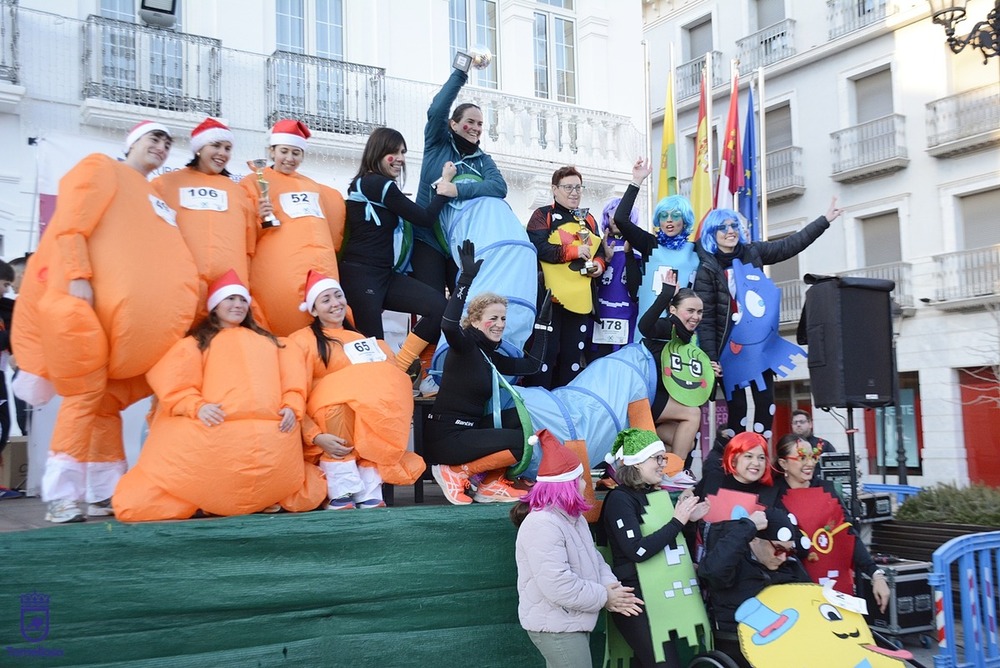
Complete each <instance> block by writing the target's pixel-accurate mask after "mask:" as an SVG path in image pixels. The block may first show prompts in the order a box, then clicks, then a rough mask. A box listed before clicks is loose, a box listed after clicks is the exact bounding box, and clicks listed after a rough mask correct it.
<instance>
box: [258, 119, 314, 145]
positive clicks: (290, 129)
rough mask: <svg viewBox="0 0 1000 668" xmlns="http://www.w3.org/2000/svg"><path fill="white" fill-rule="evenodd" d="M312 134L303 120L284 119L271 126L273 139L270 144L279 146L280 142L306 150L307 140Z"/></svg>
mask: <svg viewBox="0 0 1000 668" xmlns="http://www.w3.org/2000/svg"><path fill="white" fill-rule="evenodd" d="M311 136H312V133H311V132H309V128H308V127H306V124H305V123H303V122H302V121H293V120H289V119H287V118H286V119H284V120H281V121H278V122H277V123H275V124H274V127H273V128H271V140H270V143H269V144H268V146H277V145H279V144H284V145H286V146H294V147H295V148H300V149H302V150H303V151H305V150H306V146H308V144H307V143H306V140H307V139H309V137H311Z"/></svg>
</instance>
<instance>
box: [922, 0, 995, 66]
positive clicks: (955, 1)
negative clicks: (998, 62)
mask: <svg viewBox="0 0 1000 668" xmlns="http://www.w3.org/2000/svg"><path fill="white" fill-rule="evenodd" d="M967 1H968V0H927V4H929V5H930V6H931V18H932V20H933V21H934V23H937V24H938V25H941V26H944V33H945V35H946V36H947V41H948V47H949V48H950V49H951V50H952V52H954V53H958V52H960V51H961V50H962V49H964V48H965V47H966V46H967V45H972V48H974V49H979V50H980V51H981V52H982V54H983V64H984V65H985V64H986V62H987V60H988V59H989V58H990V57H991V56H997V55H1000V34H998V33H1000V0H995V1H994V4H993V10H992V11H991V12H990V13H989V14H987V15H986V20H985V21H980V22H979V23H977V24H976V25H974V26H972V30H971V31H970V32H969V34H968V35H966V36H965V37H956V36H955V24H956V23H960V22H961V21H962V20H963V19H965V5H966V3H967Z"/></svg>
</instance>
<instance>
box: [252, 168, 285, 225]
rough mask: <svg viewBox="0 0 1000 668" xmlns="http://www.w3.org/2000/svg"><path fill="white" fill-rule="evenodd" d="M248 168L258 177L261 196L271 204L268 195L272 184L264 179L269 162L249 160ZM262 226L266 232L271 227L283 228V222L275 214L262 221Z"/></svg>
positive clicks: (268, 215) (270, 214)
mask: <svg viewBox="0 0 1000 668" xmlns="http://www.w3.org/2000/svg"><path fill="white" fill-rule="evenodd" d="M247 167H249V168H250V169H251V170H252V171H253V173H254V174H256V175H257V185H258V186H260V196H261V197H263V198H264V199H265V200H267V201H268V202H270V201H271V198H270V196H268V194H267V193H268V190H269V189H270V187H271V184H270V183H268V182H267V179H265V178H264V168H265V167H267V160H264V159H262V158H258V159H256V160H247ZM260 226H261V227H263V228H264V229H265V230H266V229H268V228H269V227H281V221H280V220H278V219H277V218H275V217H274V214H273V213H269V214H267V215H266V216H265V217H264V219H263V220H262V221H261V225H260Z"/></svg>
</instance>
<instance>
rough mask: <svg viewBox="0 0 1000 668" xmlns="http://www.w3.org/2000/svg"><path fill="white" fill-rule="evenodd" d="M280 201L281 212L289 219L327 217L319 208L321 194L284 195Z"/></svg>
mask: <svg viewBox="0 0 1000 668" xmlns="http://www.w3.org/2000/svg"><path fill="white" fill-rule="evenodd" d="M280 201H281V210H282V211H284V212H285V213H286V214H287V215H288V217H289V218H305V217H306V216H312V217H313V218H324V217H325V216H324V215H323V209H321V208H320V206H319V193H312V192H301V193H282V194H281V198H280Z"/></svg>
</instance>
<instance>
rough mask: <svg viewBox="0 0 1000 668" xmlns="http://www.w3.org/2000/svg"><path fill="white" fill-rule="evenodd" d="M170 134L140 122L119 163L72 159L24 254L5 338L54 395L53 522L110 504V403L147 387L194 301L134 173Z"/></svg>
mask: <svg viewBox="0 0 1000 668" xmlns="http://www.w3.org/2000/svg"><path fill="white" fill-rule="evenodd" d="M170 144H171V139H170V134H169V132H168V131H167V129H166V128H165V127H163V126H162V125H159V124H157V123H151V122H148V121H146V122H143V123H140V124H139V125H138V126H136V128H134V129H133V130H132V132H131V133H130V134H129V136H128V138H127V140H126V142H125V151H126V158H125V161H124V162H118V161H115V160H114V159H112V158H110V157H108V156H105V155H99V154H94V155H90V156H88V157H86V158H84V159H83V160H82V161H81V162H80V163H79V164H77V165H76V166H75V167H73V169H71V170H70V171H69V173H67V174H66V176H64V177H63V179H62V180H61V181H60V183H59V200H58V204H57V206H56V212H55V215H54V217H53V219H52V221H51V223H50V224H49V226H48V228H47V229H46V232H45V235H44V237H43V238H42V241H41V244H40V245H39V250H38V252H37V253H35V254H34V255H33V256H32V257H31V259H30V261H29V262H28V267H27V269H26V272H25V278H24V285H23V290H22V296H21V299H20V300H19V301H20V303H19V304H18V310H17V315H16V316H15V318H16V319H17V321H16V325H17V326H16V327H15V329H14V349H15V350H16V351H17V354H18V362H19V364H21V366H22V368H23V369H24V371H25V372H27V373H29V374H34V375H36V376H41V377H45V378H48V379H49V380H50V381H51V382H52V384H53V385H54V388H55V391H56V392H58V393H59V394H61V395H63V396H64V397H65V399H64V400H63V403H62V406H61V407H60V409H59V415H58V417H57V418H56V424H55V429H54V432H53V435H52V440H51V442H50V444H49V450H50V452H49V457H48V461H47V464H46V470H45V474H44V476H43V479H42V497H43V498H44V499H45V500H46V501H49V502H50V503H49V515H48V516H47V519H49V520H50V521H53V522H70V521H80V520H82V519H83V515H82V513H81V512H80V511H79V509H78V508H77V505H76V503H77V501H78V500H80V499H83V498H84V497H86V499H87V500H88V501H89V502H91V504H92V505H91V506H90V510H89V513H90V514H92V515H108V514H110V513H111V509H110V505H109V504H108V503H107V500H108V498H109V497H110V496H111V493H112V491H113V490H114V487H115V485H116V484H117V482H118V479H119V477H120V476H121V475H122V473H124V472H125V467H126V463H125V452H124V447H123V444H122V423H121V414H120V411H121V410H123V409H124V408H126V407H127V406H129V405H130V404H132V403H134V402H135V401H137V400H139V399H141V398H143V397H145V396H147V395H148V394H149V393H150V390H149V386H148V385H147V384H146V381H145V378H144V377H143V376H144V374H145V373H146V371H148V370H149V369H150V367H152V366H153V364H154V363H155V362H156V361H157V360H158V359H160V357H161V356H162V355H163V354H164V353H165V352H166V351H167V350H168V349H169V348H170V346H171V345H173V344H174V343H175V342H176V341H178V340H179V339H180V338H181V337H182V336H183V335H184V333H185V331H186V330H187V328H188V326H189V325H190V324H191V319H192V317H193V315H194V312H195V309H196V306H197V283H196V281H197V278H196V272H195V266H194V261H193V260H192V258H191V252H190V251H189V250H188V249H187V246H185V244H184V240H183V239H182V238H181V235H180V232H179V231H178V230H177V225H176V222H175V217H174V211H173V210H171V209H170V207H168V206H167V205H166V203H164V202H163V200H161V199H160V198H159V197H157V195H156V193H155V191H154V190H153V188H152V186H151V185H150V184H149V182H148V181H147V180H146V176H147V175H148V174H149V173H150V172H151V171H152V170H153V169H156V168H157V167H159V166H161V165H162V164H163V161H164V160H166V157H167V154H168V152H169V150H170ZM91 304H92V306H91Z"/></svg>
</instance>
